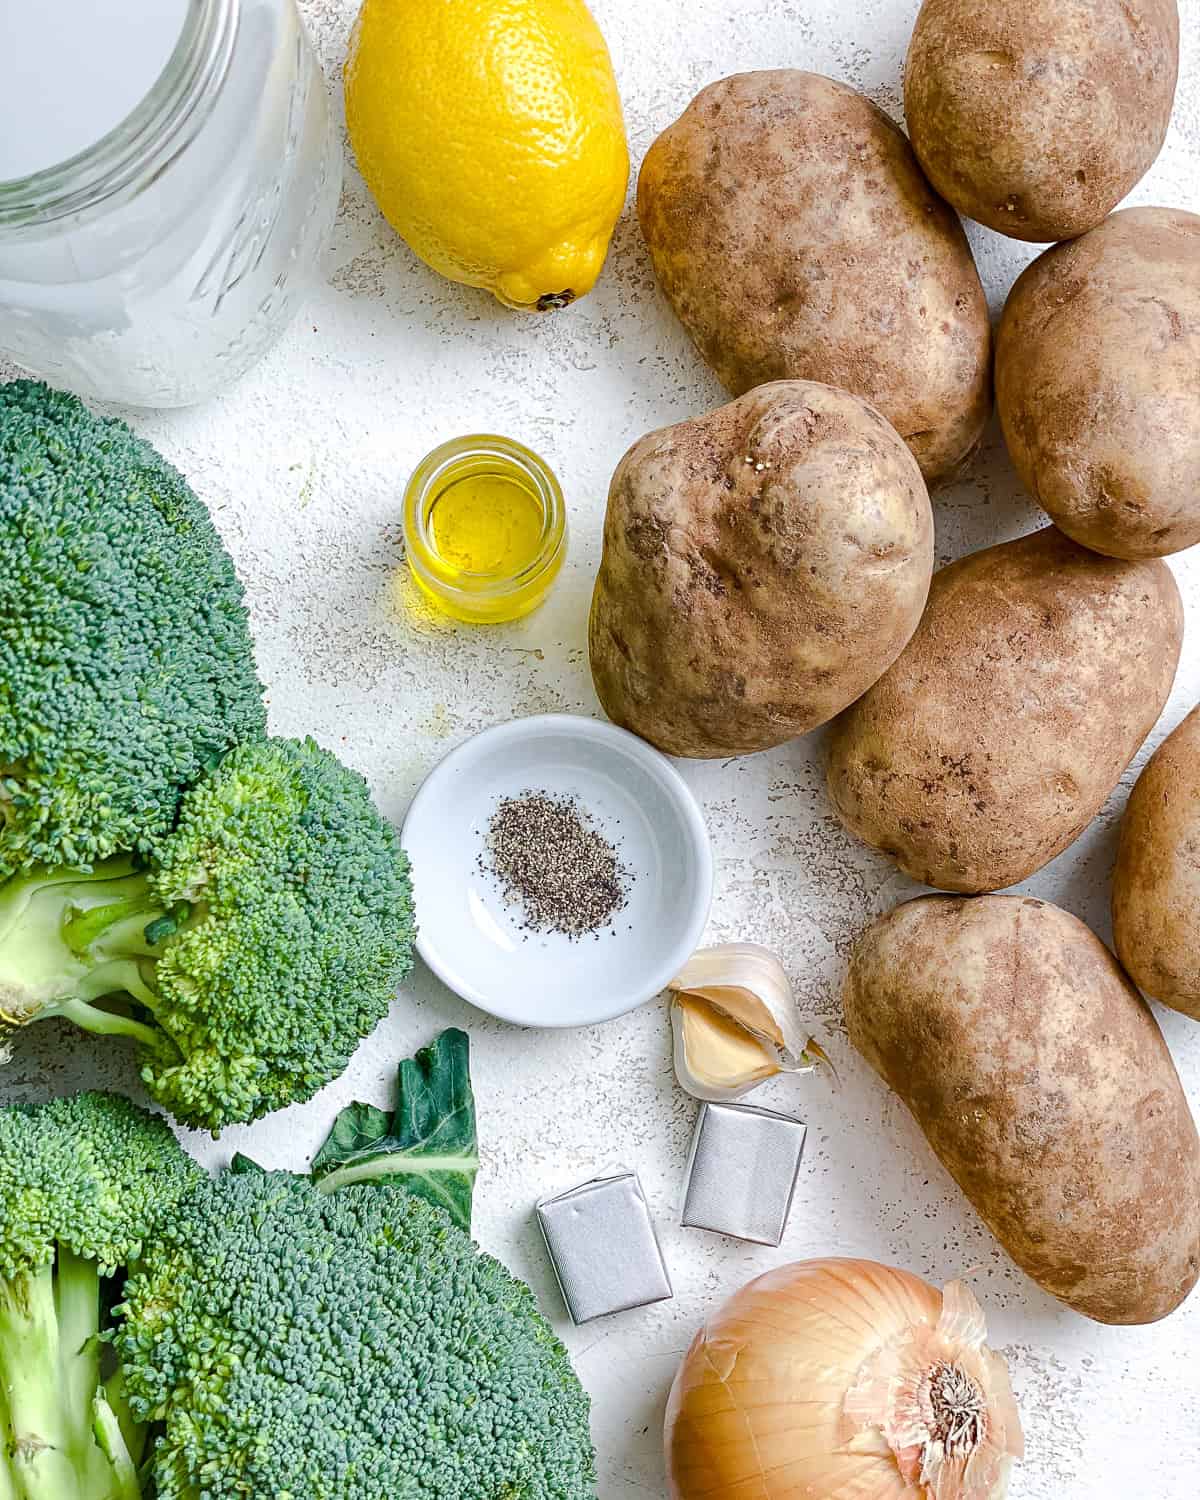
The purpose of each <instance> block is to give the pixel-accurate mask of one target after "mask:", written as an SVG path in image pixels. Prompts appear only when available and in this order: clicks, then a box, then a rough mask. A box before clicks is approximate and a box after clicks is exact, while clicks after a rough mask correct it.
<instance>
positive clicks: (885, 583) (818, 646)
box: [590, 380, 933, 758]
mask: <svg viewBox="0 0 1200 1500" xmlns="http://www.w3.org/2000/svg"><path fill="white" fill-rule="evenodd" d="M932 569H933V515H932V512H931V510H930V505H929V495H928V492H927V491H926V489H925V484H924V481H923V480H922V478H921V472H920V470H919V469H918V467H917V464H916V461H915V460H914V458H913V456H912V454H911V453H910V452H909V451H908V449H907V448H906V447H905V446H904V444H903V443H902V442H901V441H900V438H899V437H898V436H897V435H896V433H895V431H894V430H893V429H892V428H891V427H890V426H889V425H888V423H887V422H886V421H885V420H884V419H883V417H882V416H881V415H880V414H879V412H877V411H875V410H874V409H873V408H872V407H870V406H868V405H867V404H866V402H864V401H860V400H859V399H858V398H857V397H856V396H851V395H849V394H848V393H847V392H845V391H836V390H833V389H832V387H830V386H825V385H818V384H816V383H814V382H811V381H801V380H788V381H777V382H775V383H773V384H771V385H765V386H760V387H759V388H758V389H757V390H755V391H751V392H750V393H749V394H748V395H745V396H742V397H740V398H739V399H738V400H736V401H732V402H730V403H729V405H727V406H722V407H720V408H718V409H717V410H716V411H713V412H710V413H709V414H708V415H706V416H702V417H697V418H696V419H695V420H693V421H690V422H682V423H680V424H678V425H677V426H674V427H666V428H663V429H662V430H661V431H659V432H652V433H650V434H649V435H648V436H646V437H644V438H642V439H641V441H640V442H638V443H635V444H634V446H633V447H632V448H631V449H630V450H629V452H628V453H627V454H626V455H625V457H624V458H623V459H622V461H621V463H620V465H619V466H618V468H617V471H616V473H615V474H614V476H613V481H612V487H611V490H610V492H609V499H608V514H607V517H606V520H605V526H604V555H603V558H602V561H601V565H600V573H599V577H598V578H597V580H596V589H595V596H594V599H593V603H592V617H591V630H590V647H591V663H592V676H593V679H594V681H595V684H596V691H597V693H598V694H599V697H600V701H601V703H602V704H603V705H604V709H605V711H606V713H607V714H608V715H609V717H610V718H611V719H612V720H614V722H615V723H617V724H620V725H622V726H623V727H624V728H626V729H631V730H633V732H634V733H635V734H639V735H641V737H642V738H643V739H646V740H649V741H650V743H651V744H653V745H657V746H658V748H659V749H660V750H665V751H666V752H667V753H668V754H670V755H684V756H693V757H698V758H705V757H710V758H715V757H723V756H730V755H747V754H750V753H751V752H752V751H756V750H766V749H768V748H770V747H771V746H773V745H779V744H782V743H783V742H784V741H786V740H790V739H794V738H795V737H796V736H797V735H801V734H805V733H807V731H808V730H810V729H814V728H815V727H816V726H817V725H818V724H823V723H825V722H826V720H828V719H831V718H832V717H833V716H834V714H836V713H838V712H839V711H840V710H841V709H843V708H845V706H846V704H847V703H851V702H853V700H854V699H855V698H857V697H858V695H859V694H860V693H862V692H863V691H864V690H865V689H866V688H868V687H870V685H871V683H872V682H874V681H875V679H876V678H877V677H878V676H879V675H880V674H881V673H882V672H884V671H885V670H886V669H887V667H888V666H889V665H890V664H891V662H892V661H894V660H895V658H896V657H897V656H898V655H899V653H900V651H901V650H902V649H903V648H904V644H905V642H906V641H907V640H908V638H909V636H910V635H911V634H912V632H913V631H914V630H915V629H916V626H917V621H918V620H919V619H920V617H921V610H922V608H923V607H924V604H925V598H926V595H927V594H928V592H929V579H930V575H931V572H932Z"/></svg>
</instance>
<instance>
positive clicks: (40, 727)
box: [0, 380, 266, 879]
mask: <svg viewBox="0 0 1200 1500" xmlns="http://www.w3.org/2000/svg"><path fill="white" fill-rule="evenodd" d="M265 724H266V721H265V715H264V710H263V704H262V689H261V687H260V685H259V682H258V678H257V675H256V673H255V668H254V657H253V648H252V644H251V639H250V633H249V626H248V623H247V617H246V611H245V608H244V606H243V603H242V590H241V585H240V584H239V583H238V580H237V575H236V574H235V573H234V570H233V564H232V562H231V561H230V559H229V557H228V555H227V554H226V552H225V549H224V547H223V546H222V543H221V539H220V537H219V536H218V534H217V531H216V529H215V527H214V526H213V524H212V521H211V519H210V518H209V515H208V512H207V510H206V509H205V507H204V506H203V504H201V502H200V501H199V500H198V499H197V498H196V496H195V495H194V494H193V493H192V491H191V489H190V488H189V487H188V485H187V483H186V481H185V480H184V479H183V478H182V476H181V475H180V474H178V473H177V472H176V470H175V469H173V468H172V467H171V465H170V464H168V463H167V462H166V461H165V460H164V459H163V458H161V457H160V456H159V454H158V453H156V452H155V450H154V449H153V448H152V447H151V446H150V445H149V444H148V443H146V442H143V441H142V440H141V439H139V438H137V437H135V436H134V434H133V433H132V432H131V431H130V429H129V428H128V427H127V426H126V425H125V424H124V423H123V422H118V421H114V420H111V419H105V418H101V417H97V416H94V415H93V414H92V413H91V412H89V411H88V410H87V408H86V407H85V406H84V405H83V404H82V403H81V402H80V401H79V400H77V399H76V397H74V396H69V395H66V394H65V393H63V392H61V391H54V390H51V389H50V388H49V387H47V386H44V385H39V384H36V383H34V382H32V381H26V380H18V381H14V382H12V383H11V384H7V385H0V879H3V878H5V877H7V876H8V875H11V874H13V873H14V872H18V871H21V870H27V869H30V868H32V867H34V866H36V865H77V866H80V867H84V866H87V865H90V864H91V863H93V862H94V861H96V860H100V859H104V858H106V857H107V856H109V855H111V854H115V853H117V852H120V851H128V850H140V849H147V848H149V847H150V845H151V844H152V843H153V841H154V840H155V839H156V838H157V837H159V836H160V835H162V834H163V833H165V832H166V831H167V830H168V828H169V827H170V826H171V823H172V821H173V819H174V816H175V809H176V805H177V802H178V800H179V793H180V791H181V790H182V788H183V787H185V786H186V785H188V784H189V783H190V782H192V781H193V780H194V779H195V777H196V775H197V774H198V772H199V771H200V770H201V768H202V767H203V766H205V765H206V764H208V763H210V762H211V761H212V760H214V759H216V758H217V757H218V756H219V755H221V754H222V753H223V752H224V751H225V750H227V749H229V748H230V747H231V746H232V745H235V744H237V743H238V742H239V741H241V740H244V739H249V738H253V737H256V736H261V735H262V734H263V733H265Z"/></svg>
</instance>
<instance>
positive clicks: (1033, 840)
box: [828, 526, 1183, 893]
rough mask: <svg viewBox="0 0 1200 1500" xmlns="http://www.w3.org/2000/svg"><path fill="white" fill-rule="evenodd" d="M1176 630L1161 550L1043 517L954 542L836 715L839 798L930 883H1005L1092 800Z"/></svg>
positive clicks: (1146, 728) (1075, 826) (1142, 730)
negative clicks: (894, 638)
mask: <svg viewBox="0 0 1200 1500" xmlns="http://www.w3.org/2000/svg"><path fill="white" fill-rule="evenodd" d="M1182 641H1183V606H1182V603H1181V601H1180V598H1179V589H1178V587H1177V586H1176V583H1175V579H1174V577H1173V576H1172V574H1171V570H1170V569H1169V568H1168V567H1167V565H1166V563H1164V562H1159V561H1148V562H1138V563H1134V562H1118V561H1115V560H1113V559H1111V558H1105V557H1100V556H1098V555H1097V554H1096V553H1094V552H1089V551H1087V550H1086V549H1085V548H1083V547H1079V546H1077V545H1076V544H1075V543H1074V542H1072V541H1070V540H1069V539H1068V538H1067V537H1065V536H1063V534H1062V532H1060V531H1057V530H1056V529H1055V528H1054V527H1052V526H1048V527H1046V529H1045V530H1044V531H1038V532H1034V533H1033V534H1032V535H1031V536H1025V537H1021V538H1019V539H1018V540H1017V541H1013V542H1004V543H1002V544H1001V545H1000V546H997V547H988V548H986V549H985V550H984V551H982V552H974V553H972V554H971V555H970V556H968V557H964V558H961V559H960V560H959V561H958V562H955V563H951V564H950V566H949V567H946V568H942V569H940V570H939V571H938V572H937V573H935V574H934V575H933V583H932V585H931V587H930V591H929V604H928V606H927V608H926V610H925V614H924V617H923V618H922V620H921V624H920V626H919V627H918V629H917V631H916V634H915V635H914V636H913V638H912V640H911V641H910V642H909V644H908V646H907V647H906V648H905V650H904V652H903V653H902V655H901V656H900V657H899V659H898V660H897V661H896V663H895V664H894V665H893V666H892V667H891V669H890V670H889V671H888V672H886V673H885V674H884V676H883V677H882V678H880V680H879V681H878V682H877V683H876V684H875V686H874V687H873V688H871V689H870V690H869V691H868V692H867V693H865V694H864V696H863V697H862V698H860V699H859V701H858V702H857V703H855V704H854V706H853V707H852V708H850V709H849V710H847V712H846V713H844V714H843V715H842V717H841V718H840V719H839V720H838V722H837V724H836V725H835V726H834V728H833V731H832V734H831V737H830V745H829V777H828V781H829V794H830V797H831V798H832V800H833V805H834V808H835V810H836V812H837V814H838V816H839V818H841V820H842V822H843V823H844V824H845V826H846V827H847V828H848V829H849V830H850V832H851V833H853V834H855V835H856V836H857V837H858V838H860V839H862V840H863V842H864V843H867V844H870V845H872V846H873V847H874V848H876V849H880V850H882V851H883V852H884V853H885V854H888V855H890V856H891V858H892V859H894V860H895V861H896V863H897V864H898V865H899V866H900V868H901V869H902V870H904V871H905V872H906V874H908V875H911V876H912V877H913V878H914V879H915V880H920V881H923V882H924V883H925V884H926V885H932V886H936V887H938V888H940V889H941V890H947V891H960V892H964V893H974V892H978V891H994V890H1001V889H1003V888H1004V887H1005V886H1009V885H1015V884H1016V882H1017V881H1019V880H1024V879H1025V878H1026V877H1027V876H1029V875H1032V874H1033V873H1034V871H1035V870H1040V869H1041V867H1042V866H1043V865H1044V864H1047V863H1048V862H1049V861H1050V860H1052V859H1053V858H1054V857H1055V855H1057V854H1060V853H1061V852H1062V851H1063V850H1064V849H1065V848H1066V847H1067V846H1068V844H1071V843H1073V842H1074V840H1075V839H1076V838H1078V837H1079V835H1080V834H1081V833H1082V832H1083V830H1084V829H1085V828H1086V827H1087V825H1088V824H1089V823H1090V822H1091V821H1092V819H1093V818H1094V817H1095V815H1096V814H1097V813H1098V812H1099V811H1100V808H1101V807H1102V806H1103V804H1104V800H1105V798H1106V797H1107V796H1108V794H1109V793H1110V792H1111V791H1112V789H1113V787H1114V786H1116V784H1117V782H1118V781H1119V780H1120V777H1121V773H1122V772H1123V771H1124V769H1125V767H1126V766H1127V765H1128V764H1129V762H1130V761H1131V760H1132V759H1133V757H1134V755H1135V754H1136V753H1137V750H1138V747H1139V746H1140V745H1141V743H1142V741H1143V740H1144V739H1145V738H1146V736H1147V735H1148V734H1149V733H1150V731H1151V729H1152V728H1153V727H1154V724H1155V722H1156V721H1157V719H1158V716H1159V714H1160V713H1161V712H1162V709H1163V706H1164V705H1165V703H1166V701H1167V697H1168V695H1169V694H1170V691H1171V685H1172V683H1173V681H1174V678H1175V668H1176V666H1177V665H1178V663H1179V652H1180V647H1181V645H1182Z"/></svg>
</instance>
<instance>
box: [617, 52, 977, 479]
mask: <svg viewBox="0 0 1200 1500" xmlns="http://www.w3.org/2000/svg"><path fill="white" fill-rule="evenodd" d="M637 204H638V216H639V218H640V220H641V225H642V233H643V234H644V236H645V239H646V244H647V245H648V247H649V249H650V256H651V259H652V260H653V262H654V270H655V273H656V275H657V276H658V280H659V283H660V285H661V286H662V289H663V291H664V292H665V293H666V296H667V298H668V300H669V301H670V303H671V305H672V307H673V308H674V309H675V312H676V314H677V315H678V316H679V318H680V320H681V321H682V323H683V325H684V327H685V328H686V329H687V331H688V333H690V334H691V336H692V338H693V340H694V341H695V343H696V345H697V347H698V348H699V350H700V353H701V354H702V355H703V356H704V358H705V359H706V360H707V361H708V363H709V365H711V366H712V368H713V370H714V371H715V372H716V374H717V376H718V377H719V378H720V379H721V380H722V381H723V382H724V384H725V385H726V386H727V387H728V388H729V389H730V391H732V392H733V394H734V395H741V394H742V393H743V392H744V391H747V390H749V389H751V388H752V387H753V386H756V385H762V384H764V383H765V382H767V381H772V380H783V379H793V378H799V379H803V380H818V381H822V382H825V383H827V384H829V385H835V386H839V387H840V388H841V389H843V390H847V391H853V392H854V394H855V395H857V396H861V397H863V399H864V400H866V401H869V402H871V403H872V405H874V406H877V407H878V408H879V410H880V411H881V412H882V413H883V414H884V416H885V417H887V419H888V421H889V422H891V423H892V425H893V426H894V427H895V428H896V429H897V431H898V432H899V433H900V435H901V436H902V437H903V438H904V440H905V441H906V442H907V443H908V444H909V446H910V447H911V448H912V450H913V452H914V453H915V454H916V456H917V460H918V462H919V463H920V465H921V470H922V472H923V473H924V475H925V478H926V480H927V482H929V483H930V484H935V483H938V482H940V481H942V480H945V479H947V478H949V477H951V476H952V475H953V474H955V473H956V472H957V471H958V470H959V469H961V468H962V466H963V465H964V464H965V462H966V461H967V459H968V458H969V457H970V456H971V454H972V453H973V452H974V450H975V448H976V446H977V445H978V442H979V439H980V435H981V433H982V431H983V428H984V425H985V423H986V422H987V419H988V415H989V413H990V411H991V405H992V387H991V328H990V325H989V322H988V310H987V301H986V299H985V297H984V293H983V287H982V285H981V284H980V280H979V273H978V271H977V270H976V268H975V262H974V259H973V258H972V255H971V249H970V246H969V245H968V244H967V239H966V235H965V234H964V233H963V229H962V225H961V224H960V223H959V221H958V218H957V216H956V215H955V214H954V213H953V212H952V211H951V210H950V209H949V208H948V207H947V206H946V204H945V203H943V202H942V200H941V199H940V198H939V197H938V196H937V195H936V193H934V192H933V191H932V189H931V188H930V186H929V184H928V182H926V180H925V178H924V176H923V174H922V172H921V169H920V167H919V166H918V165H917V161H916V158H915V157H914V156H913V153H912V150H911V148H910V146H909V144H908V141H907V139H906V138H905V136H904V133H903V132H902V131H901V130H900V129H899V127H898V126H896V125H895V124H893V122H892V121H891V120H890V119H888V117H887V116H886V115H885V114H884V113H883V111H882V110H880V109H878V108H876V106H875V105H874V104H872V103H871V101H870V100H869V99H867V98H865V97H864V96H863V95H862V94H859V93H858V92H856V90H854V89H852V88H848V87H847V86H846V85H845V84H841V83H835V82H833V81H832V80H831V79H828V78H822V77H819V76H818V75H817V74H815V73H802V72H798V71H796V70H794V69H781V70H779V71H775V72H761V73H741V74H738V75H736V76H735V77H732V78H726V79H723V80H721V81H720V82H719V83H714V84H712V85H711V86H710V87H708V88H706V89H705V90H704V91H703V92H702V93H700V94H698V95H697V97H696V98H695V99H694V100H693V101H692V103H691V104H690V105H689V106H688V108H687V109H686V110H685V111H684V113H683V114H682V115H681V116H680V118H679V119H678V120H677V121H676V122H675V123H674V124H673V125H671V126H670V127H668V129H667V130H665V131H664V132H663V133H662V135H660V136H659V138H658V140H657V141H655V143H654V144H653V145H652V146H651V148H650V150H649V152H648V153H647V155H646V159H645V161H644V163H643V164H642V170H641V176H640V178H639V180H638V194H637Z"/></svg>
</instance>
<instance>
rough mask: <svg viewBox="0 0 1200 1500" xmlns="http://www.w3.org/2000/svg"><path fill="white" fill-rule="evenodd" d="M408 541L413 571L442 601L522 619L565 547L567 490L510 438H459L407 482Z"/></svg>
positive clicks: (481, 617) (473, 616)
mask: <svg viewBox="0 0 1200 1500" xmlns="http://www.w3.org/2000/svg"><path fill="white" fill-rule="evenodd" d="M404 540H405V544H406V547H407V551H408V563H409V567H410V568H411V570H412V575H413V578H414V579H415V580H416V582H417V584H418V585H419V587H420V588H421V590H422V591H423V592H424V593H425V595H426V596H427V597H428V598H429V599H430V600H431V601H432V602H433V603H434V604H435V605H436V606H437V607H438V609H440V610H443V611H444V612H445V613H446V614H448V615H453V616H454V618H455V619H458V620H467V621H469V622H471V623H473V624H493V625H494V624H500V623H502V622H504V621H507V620H519V619H520V618H521V617H522V616H523V615H527V614H529V613H530V612H531V611H532V610H535V609H536V608H537V607H538V605H539V604H541V603H542V601H543V600H544V599H545V597H546V595H547V594H548V593H549V591H550V586H551V584H552V583H553V582H554V580H555V578H557V577H558V573H559V569H560V568H561V567H562V564H563V558H564V556H565V555H566V550H567V515H566V507H565V505H564V504H563V496H562V490H561V489H560V488H559V484H558V480H557V479H556V478H555V477H554V474H553V473H552V472H551V470H550V469H549V468H547V466H546V465H545V464H544V463H543V462H542V460H541V459H540V458H539V457H538V456H537V454H536V453H533V452H531V450H530V449H528V448H525V447H523V446H522V445H521V444H520V443H516V442H513V441H512V439H511V438H504V437H496V436H493V435H492V434H491V433H475V434H473V435H472V436H470V437H461V438H454V439H453V440H452V441H451V442H449V443H443V444H442V446H441V447H440V448H435V449H434V450H433V452H432V453H430V454H428V455H427V456H426V457H425V458H423V459H422V460H421V462H420V463H419V464H418V465H417V467H416V469H415V471H414V473H413V476H412V478H411V479H410V480H409V482H408V490H407V492H406V493H405V497H404Z"/></svg>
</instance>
